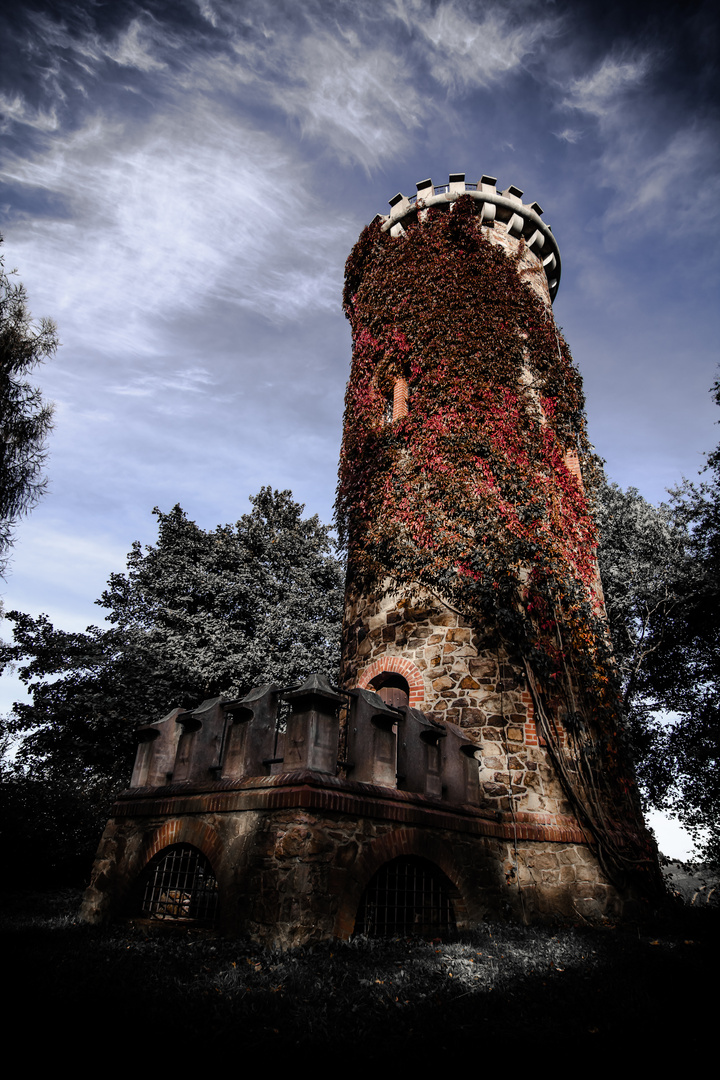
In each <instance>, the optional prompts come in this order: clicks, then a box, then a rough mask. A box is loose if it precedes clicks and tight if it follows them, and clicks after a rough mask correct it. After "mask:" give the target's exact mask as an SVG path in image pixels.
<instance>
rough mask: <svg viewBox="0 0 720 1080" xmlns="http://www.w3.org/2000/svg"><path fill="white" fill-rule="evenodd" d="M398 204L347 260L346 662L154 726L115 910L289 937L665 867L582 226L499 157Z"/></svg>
mask: <svg viewBox="0 0 720 1080" xmlns="http://www.w3.org/2000/svg"><path fill="white" fill-rule="evenodd" d="M391 207H392V213H391V214H390V215H388V216H387V217H384V218H383V217H380V218H376V220H375V221H374V222H373V223H372V225H370V226H369V227H368V228H367V229H366V230H365V231H364V232H363V234H362V236H361V237H360V240H359V241H358V243H357V245H356V246H355V248H354V250H353V252H352V254H351V256H350V258H349V260H348V264H347V274H346V291H345V310H346V312H347V314H348V317H349V318H350V321H351V323H352V328H353V362H352V371H351V376H350V381H349V384H348V392H347V408H346V415H345V432H344V441H343V450H342V459H341V465H340V481H339V489H338V501H337V513H338V524H339V527H340V530H341V533H342V535H343V536H344V538H345V541H346V543H347V548H348V556H349V559H348V567H349V569H348V583H347V598H346V611H345V622H344V646H343V671H342V685H341V687H340V688H336V687H334V686H332V685H331V684H330V683H329V682H328V680H327V678H326V676H325V675H322V674H320V675H317V674H315V675H308V676H307V677H305V676H303V678H302V679H299V680H298V681H297V682H291V683H290V684H289V685H287V686H280V685H276V684H272V685H266V686H259V687H254V688H251V687H246V688H245V693H244V695H243V696H242V697H241V698H237V699H235V698H232V699H231V698H225V697H217V698H212V699H209V700H207V701H204V702H202V703H197V705H196V706H195V707H194V708H190V709H185V708H174V709H172V711H171V712H169V713H168V715H167V716H165V717H163V718H158V719H157V720H156V721H154V722H152V723H146V724H144V725H143V726H142V727H140V728H139V729H138V730H137V738H138V742H139V746H138V750H137V756H136V760H135V769H134V771H133V776H132V779H131V781H130V787H129V788H128V789H127V790H126V791H124V792H122V793H121V794H120V795H119V797H118V799H117V801H116V802H115V805H114V806H113V810H112V816H111V818H110V820H109V821H108V824H107V827H106V829H105V832H104V834H103V837H102V839H101V841H100V846H99V848H98V853H97V857H96V860H95V866H94V869H93V875H92V880H91V883H90V886H89V888H88V890H87V893H86V895H85V900H84V904H83V918H85V919H86V920H87V921H89V922H102V921H105V920H107V919H110V918H115V917H130V918H135V919H141V920H143V921H144V922H148V923H149V922H153V921H158V920H159V921H163V922H170V923H173V922H174V923H176V924H180V925H182V926H184V925H187V924H190V923H203V924H218V925H220V927H221V928H222V929H224V930H225V932H228V933H243V934H249V935H250V936H251V937H253V938H254V939H255V940H257V941H262V942H265V943H268V944H274V945H282V946H288V945H302V944H305V943H307V942H310V941H318V940H322V939H327V938H331V937H333V936H334V937H340V938H347V937H349V936H350V935H351V934H353V933H365V934H372V935H375V934H389V935H392V936H395V935H398V934H400V935H405V934H416V933H423V934H431V935H432V936H436V935H438V934H445V933H449V932H453V931H454V930H456V929H470V928H473V927H477V926H478V925H479V924H480V923H481V922H482V921H483V920H484V919H485V918H488V917H498V916H507V915H510V916H511V917H514V918H517V919H524V920H527V919H532V918H538V917H543V916H547V915H551V916H553V917H557V916H559V915H564V916H567V917H571V918H575V917H576V916H577V915H578V914H579V915H581V916H582V917H583V918H587V919H597V918H603V917H607V916H612V917H616V916H618V915H620V914H622V913H623V912H625V911H627V904H628V901H632V900H634V899H636V898H638V897H647V896H648V895H649V894H650V892H651V889H652V886H653V884H654V876H653V875H654V871H655V869H656V866H657V864H656V862H655V860H654V854H653V851H652V849H651V847H650V844H649V841H648V838H647V835H646V833H645V829H644V826H643V823H642V818H641V816H640V813H639V808H638V803H637V798H636V797H635V795H634V788H633V785H632V779H631V776H630V774H629V772H628V770H627V769H626V767H625V765H624V763H623V759H622V754H621V753H620V746H619V741H618V735H617V733H618V731H619V723H618V719H619V718H618V713H617V702H616V697H615V694H614V690H613V678H612V663H611V656H610V652H609V646H608V640H607V632H606V627H605V621H604V609H603V602H602V592H601V588H600V583H599V580H598V574H597V563H596V558H595V550H596V548H595V544H596V540H595V532H594V526H593V520H592V516H591V513H590V509H591V507H590V501H589V500H590V497H591V492H592V484H593V479H594V470H595V461H594V457H593V455H592V453H591V450H590V447H589V445H588V443H587V439H586V436H585V420H584V413H583V399H582V391H581V385H580V377H579V375H578V373H577V371H576V370H575V368H574V367H573V364H572V361H571V359H570V356H569V353H568V352H567V348H566V346H565V343H564V341H563V340H562V337H561V336H560V334H559V333H558V330H557V328H556V326H555V322H554V320H553V316H552V307H551V305H552V299H553V297H554V295H555V292H556V290H557V287H558V281H559V276H560V256H559V252H558V248H557V244H556V242H555V239H554V237H553V235H552V233H551V231H550V229H549V228H548V227H547V226H546V225H544V224H543V222H542V220H541V217H540V215H541V210H540V207H539V206H538V205H537V204H536V203H532V204H531V205H525V204H524V203H523V202H522V192H521V191H519V190H518V189H517V188H513V187H510V188H508V189H507V190H506V191H504V192H502V193H500V192H498V190H497V187H496V184H495V180H494V179H492V178H491V177H487V176H484V177H483V178H482V180H481V181H480V182H479V183H477V184H469V183H466V182H465V178H464V176H462V175H460V174H455V175H453V176H451V177H450V182H449V184H447V185H443V186H442V187H433V186H432V184H431V182H430V181H429V180H427V181H424V182H423V183H422V184H418V194H417V196H413V198H411V199H406V198H404V197H403V196H402V195H398V196H396V197H395V198H394V199H393V200H392V201H391ZM588 493H590V495H589V494H588ZM170 704H171V703H170V702H168V705H170Z"/></svg>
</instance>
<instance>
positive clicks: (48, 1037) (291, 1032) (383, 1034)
mask: <svg viewBox="0 0 720 1080" xmlns="http://www.w3.org/2000/svg"><path fill="white" fill-rule="evenodd" d="M79 902H80V893H79V891H75V890H70V889H68V890H64V891H61V892H56V893H45V894H41V893H34V894H23V895H19V894H18V895H14V896H13V895H7V894H6V895H5V897H4V904H3V916H2V924H1V928H0V929H1V932H2V937H3V941H2V949H3V955H4V957H5V958H6V961H7V963H6V965H5V970H6V973H7V974H6V980H7V981H6V985H9V986H12V988H13V1005H14V1007H15V1019H14V1020H11V1026H10V1027H9V1028H8V1029H6V1030H9V1031H10V1032H17V1031H18V1025H21V1026H24V1025H26V1024H30V1027H31V1029H32V1031H33V1033H34V1034H33V1051H34V1054H35V1060H38V1058H37V1055H38V1054H39V1055H40V1057H42V1054H43V1053H44V1052H45V1051H47V1052H48V1054H51V1055H52V1057H53V1060H54V1061H57V1062H59V1061H60V1060H62V1055H63V1047H65V1048H66V1049H67V1051H68V1052H69V1053H77V1052H78V1050H81V1051H82V1052H83V1053H84V1052H85V1051H88V1050H91V1049H95V1048H98V1049H102V1048H105V1050H108V1049H110V1047H111V1046H112V1045H113V1044H114V1043H117V1040H118V1039H119V1040H120V1042H119V1043H117V1045H118V1046H122V1047H124V1052H126V1053H127V1052H130V1050H131V1045H132V1043H133V1040H134V1039H135V1038H136V1037H139V1036H138V1033H139V1032H142V1033H144V1034H143V1035H142V1039H141V1043H140V1044H139V1045H142V1043H145V1042H147V1034H148V1033H149V1032H152V1030H153V1029H155V1035H153V1037H151V1038H150V1040H149V1042H147V1046H146V1050H145V1054H147V1053H148V1052H150V1053H152V1052H157V1053H160V1048H161V1047H162V1048H163V1050H162V1053H164V1054H165V1055H166V1056H167V1055H170V1056H172V1055H173V1053H174V1052H175V1051H177V1050H178V1048H180V1047H187V1046H190V1045H192V1046H194V1047H196V1048H200V1047H203V1046H205V1047H206V1048H207V1049H208V1050H210V1049H211V1048H212V1049H213V1050H217V1051H220V1052H227V1053H232V1052H233V1048H234V1047H237V1048H242V1051H243V1054H244V1053H246V1052H249V1051H252V1050H255V1051H259V1052H265V1051H272V1052H273V1053H274V1054H275V1055H277V1057H278V1060H281V1059H284V1060H287V1059H288V1055H291V1056H293V1057H294V1055H295V1053H296V1052H301V1053H303V1054H304V1053H305V1052H306V1051H309V1050H312V1051H318V1052H323V1051H328V1052H329V1051H332V1052H336V1051H337V1052H340V1053H342V1054H344V1055H347V1054H350V1055H351V1057H352V1060H353V1062H358V1063H359V1062H366V1063H374V1062H377V1063H380V1062H381V1061H385V1062H387V1061H388V1060H391V1059H392V1060H398V1061H399V1060H401V1059H402V1060H403V1061H408V1062H411V1061H412V1062H418V1063H426V1064H428V1063H430V1062H431V1061H434V1060H441V1059H442V1058H444V1056H445V1055H446V1054H450V1053H452V1052H453V1051H455V1050H457V1049H458V1047H459V1046H462V1045H464V1044H465V1043H466V1042H467V1040H471V1041H472V1043H473V1044H474V1043H475V1042H476V1041H477V1044H478V1046H482V1047H484V1048H485V1051H484V1052H486V1053H490V1054H491V1059H492V1055H493V1054H495V1053H498V1054H499V1053H500V1050H501V1048H504V1050H505V1052H506V1053H507V1054H508V1055H509V1057H508V1063H510V1062H511V1060H514V1054H515V1053H516V1052H517V1051H519V1050H521V1049H523V1048H530V1047H533V1048H535V1049H537V1046H538V1045H539V1044H538V1040H540V1041H542V1040H550V1042H549V1043H547V1044H546V1045H548V1046H549V1045H553V1046H555V1047H556V1048H557V1049H560V1048H561V1046H562V1047H563V1048H565V1049H569V1048H571V1047H572V1048H575V1047H578V1048H579V1047H586V1048H591V1049H593V1048H597V1049H598V1050H600V1048H602V1050H603V1052H605V1051H607V1050H608V1048H609V1047H611V1046H617V1047H620V1046H623V1045H625V1044H627V1043H628V1038H630V1039H633V1040H635V1039H636V1037H637V1036H638V1035H641V1036H642V1041H643V1043H644V1042H645V1040H647V1039H650V1040H652V1041H653V1042H657V1041H658V1040H661V1039H665V1038H667V1037H668V1035H671V1034H674V1035H675V1036H676V1037H677V1038H681V1037H685V1036H686V1035H687V1033H689V1032H691V1031H694V1032H697V1030H698V1026H700V1030H705V1031H707V1030H713V1029H714V1025H713V1026H712V1027H710V1028H708V1025H710V1024H712V1021H713V1012H714V1008H713V1006H714V997H713V995H712V994H711V993H710V985H709V983H710V980H712V979H714V974H715V971H716V969H717V962H718V952H719V950H718V944H719V938H720V935H719V933H718V931H719V929H720V918H719V914H718V911H717V909H715V910H713V909H711V908H706V909H702V910H698V909H696V908H693V907H687V906H677V907H675V908H673V909H670V910H669V911H668V913H666V914H665V915H664V916H662V917H661V918H656V919H655V920H654V921H653V922H651V923H648V924H647V925H644V926H637V925H628V926H616V927H612V926H605V927H595V928H593V927H590V926H572V925H562V926H560V925H558V926H553V927H548V926H544V927H537V926H534V927H522V926H513V925H507V924H500V923H498V924H490V923H488V924H487V925H485V926H484V927H483V928H482V929H481V930H478V931H476V932H474V933H472V934H471V935H468V936H465V937H463V938H461V939H459V940H455V941H439V940H436V941H422V940H406V939H399V940H392V941H372V940H368V939H358V940H354V941H352V942H350V943H347V944H342V943H337V942H335V943H332V944H327V945H323V946H319V947H315V948H314V949H308V950H299V951H296V952H291V953H279V952H271V951H266V950H262V949H259V948H258V947H257V946H253V945H252V944H251V943H248V942H244V941H237V940H227V939H223V938H219V937H215V936H213V935H212V934H210V933H208V932H206V931H200V930H175V931H174V932H173V933H159V932H157V931H155V930H149V929H148V928H147V927H143V926H136V925H131V924H118V925H115V926H112V927H108V928H103V929H98V928H93V927H87V926H83V925H81V924H80V923H79V922H78V920H77V910H78V906H79ZM8 976H9V978H8ZM5 1020H6V1023H7V1022H8V1020H10V1017H9V1016H8V1014H7V1011H6V1015H5ZM158 1032H159V1033H161V1036H162V1038H161V1042H158V1039H157V1033H158ZM188 1040H190V1041H188ZM153 1048H154V1049H153ZM136 1049H137V1047H136ZM114 1053H115V1051H112V1054H113V1056H114ZM491 1059H488V1060H491ZM128 1060H133V1058H132V1057H131V1058H130V1059H128ZM135 1060H137V1059H135ZM245 1060H247V1059H245ZM498 1060H500V1059H499V1058H498Z"/></svg>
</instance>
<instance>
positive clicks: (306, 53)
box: [271, 34, 425, 169]
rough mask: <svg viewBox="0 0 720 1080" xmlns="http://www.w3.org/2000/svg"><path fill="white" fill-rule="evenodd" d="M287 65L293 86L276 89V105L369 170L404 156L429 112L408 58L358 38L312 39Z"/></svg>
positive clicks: (341, 154)
mask: <svg viewBox="0 0 720 1080" xmlns="http://www.w3.org/2000/svg"><path fill="white" fill-rule="evenodd" d="M287 62H288V68H287V72H288V76H289V79H290V82H291V87H290V88H288V87H287V86H273V87H272V89H271V94H272V98H273V100H274V102H275V103H276V104H277V105H279V106H280V107H281V108H283V109H284V110H285V112H286V113H287V114H288V115H289V116H291V117H293V118H294V119H296V120H297V121H298V122H299V124H300V126H301V129H302V131H303V133H304V134H306V135H310V136H313V137H319V138H321V140H322V142H323V143H324V144H325V145H326V146H327V147H330V148H332V149H333V150H334V151H335V153H336V154H337V155H338V157H339V158H340V159H341V160H353V159H354V160H355V161H357V162H359V163H360V164H362V165H363V167H365V168H366V169H369V168H372V167H373V166H376V165H378V164H379V163H380V162H381V161H383V160H384V159H385V158H387V157H389V156H390V155H392V154H397V153H398V152H401V151H402V149H403V147H404V145H405V144H406V142H407V139H408V133H409V131H410V130H412V128H414V127H416V126H417V125H418V124H419V123H420V120H421V117H422V115H423V113H424V111H425V109H424V108H423V106H422V101H421V99H420V97H419V96H418V93H417V90H416V89H415V87H414V86H413V84H412V80H411V78H410V77H409V72H408V71H407V69H406V66H405V64H404V63H403V61H402V59H401V58H399V57H398V56H397V55H396V54H394V53H393V52H392V50H390V49H384V48H376V49H367V48H366V47H364V46H363V44H362V43H361V42H360V40H359V39H358V37H357V35H355V34H347V35H345V36H343V37H338V36H332V35H330V34H321V35H319V36H313V37H307V38H305V40H303V41H301V42H299V43H298V45H297V48H295V49H293V51H292V53H291V54H290V55H288V57H287Z"/></svg>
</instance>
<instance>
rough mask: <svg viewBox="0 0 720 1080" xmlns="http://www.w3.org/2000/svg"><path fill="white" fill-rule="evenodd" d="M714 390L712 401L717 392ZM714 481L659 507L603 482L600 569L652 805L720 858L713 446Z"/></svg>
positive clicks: (717, 460)
mask: <svg viewBox="0 0 720 1080" xmlns="http://www.w3.org/2000/svg"><path fill="white" fill-rule="evenodd" d="M713 392H714V394H715V398H716V401H717V402H718V404H720V383H716V384H715V386H714V388H713ZM706 471H707V472H709V473H710V476H711V480H710V481H709V482H704V483H701V484H699V485H698V484H692V483H689V482H685V483H684V484H683V486H682V487H681V488H679V489H677V490H676V491H673V492H671V501H670V502H669V503H667V504H662V505H661V506H658V507H653V506H651V505H650V504H649V503H647V502H646V501H645V500H644V499H643V498H642V497H641V496H640V495H639V493H638V492H637V491H635V490H634V489H633V488H630V489H628V491H626V492H623V491H621V490H620V489H619V488H618V487H617V485H608V486H606V487H605V488H604V490H603V491H602V492H601V495H600V500H599V510H598V521H599V527H600V536H601V544H600V549H599V553H598V554H599V561H600V570H601V575H602V579H603V585H604V588H605V599H606V607H607V612H608V620H609V624H610V630H611V636H612V641H613V646H614V650H615V656H616V660H617V663H618V669H619V672H620V676H621V679H622V686H623V699H624V705H625V715H626V719H627V726H628V735H629V740H630V743H631V746H632V750H633V754H634V757H635V761H636V766H637V772H638V779H639V781H640V785H641V788H642V790H643V793H644V795H645V798H646V801H647V803H648V805H649V806H652V807H655V808H656V809H660V810H664V811H666V812H669V813H671V814H672V815H673V816H675V817H677V818H678V819H679V820H680V821H681V822H682V824H683V825H684V826H685V827H686V828H687V829H688V831H689V832H690V833H691V835H692V836H693V837H694V839H695V841H696V844H697V845H698V847H699V848H700V850H701V851H702V852H703V854H704V855H705V857H706V858H708V859H709V860H711V861H714V862H718V861H720V824H719V823H720V768H719V764H720V618H719V617H718V600H719V599H720V595H719V594H720V447H719V448H718V449H717V450H715V452H714V453H712V454H710V455H709V457H708V461H707V466H706Z"/></svg>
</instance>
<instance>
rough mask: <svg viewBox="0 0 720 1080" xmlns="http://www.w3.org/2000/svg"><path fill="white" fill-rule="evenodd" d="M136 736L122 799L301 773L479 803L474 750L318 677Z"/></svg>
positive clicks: (441, 727) (450, 734)
mask: <svg viewBox="0 0 720 1080" xmlns="http://www.w3.org/2000/svg"><path fill="white" fill-rule="evenodd" d="M341 720H342V727H343V728H344V730H345V732H346V736H345V737H344V738H342V739H341ZM137 735H138V739H139V746H138V751H137V756H136V761H135V768H134V770H133V776H132V780H131V790H138V789H143V792H144V794H146V795H147V796H150V795H151V793H153V792H154V791H157V790H158V789H162V792H161V793H159V794H162V795H163V796H167V795H168V794H172V793H178V792H180V791H181V790H182V789H184V788H185V787H186V786H187V787H193V788H196V787H199V788H201V789H203V790H208V786H212V785H214V784H218V785H219V786H221V787H222V788H227V787H228V785H229V784H232V783H233V782H235V781H245V780H247V779H248V778H250V777H263V776H279V775H286V774H289V773H298V772H303V773H316V774H318V775H321V776H332V777H335V776H338V775H339V774H341V773H343V774H344V775H345V776H346V777H347V778H348V779H349V780H351V781H353V782H357V783H361V784H362V783H365V784H372V785H375V786H379V787H384V788H390V789H393V790H397V791H409V792H416V793H418V794H420V795H425V796H428V797H430V798H437V799H442V800H446V801H449V802H453V803H455V804H456V805H470V806H472V805H475V806H477V805H479V802H480V789H479V783H478V767H477V761H476V759H475V754H476V752H477V746H476V744H475V743H473V742H471V741H470V740H469V739H468V738H466V737H465V736H464V735H463V734H462V732H461V731H460V729H459V728H457V727H455V726H454V725H452V724H439V723H437V722H436V721H435V720H433V719H431V718H429V717H427V716H425V715H424V714H423V713H421V712H420V711H419V710H418V709H413V708H410V707H409V706H404V707H400V708H396V707H394V706H392V705H388V704H386V703H385V702H384V701H383V699H382V698H381V697H380V696H379V695H378V694H376V693H374V692H373V691H371V690H365V689H357V690H352V691H350V692H349V693H348V692H345V693H342V692H341V693H338V692H337V691H336V690H334V689H333V688H332V687H331V686H330V684H329V682H328V681H327V679H326V678H325V677H324V676H323V675H311V676H309V678H308V679H306V680H305V682H304V683H302V684H299V685H297V686H292V687H285V688H281V687H279V686H276V685H274V684H272V685H267V686H259V687H255V688H254V689H252V690H251V691H250V693H249V694H246V695H245V697H243V698H238V699H235V700H228V699H224V698H220V697H217V698H211V699H209V700H207V701H204V702H203V703H202V704H201V705H199V706H198V707H197V708H196V709H190V710H181V709H175V710H174V711H173V712H171V713H168V715H167V716H166V717H164V718H163V719H162V720H159V721H157V722H156V723H153V724H146V725H143V727H141V728H140V729H139V730H138V732H137ZM343 747H345V749H343Z"/></svg>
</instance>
